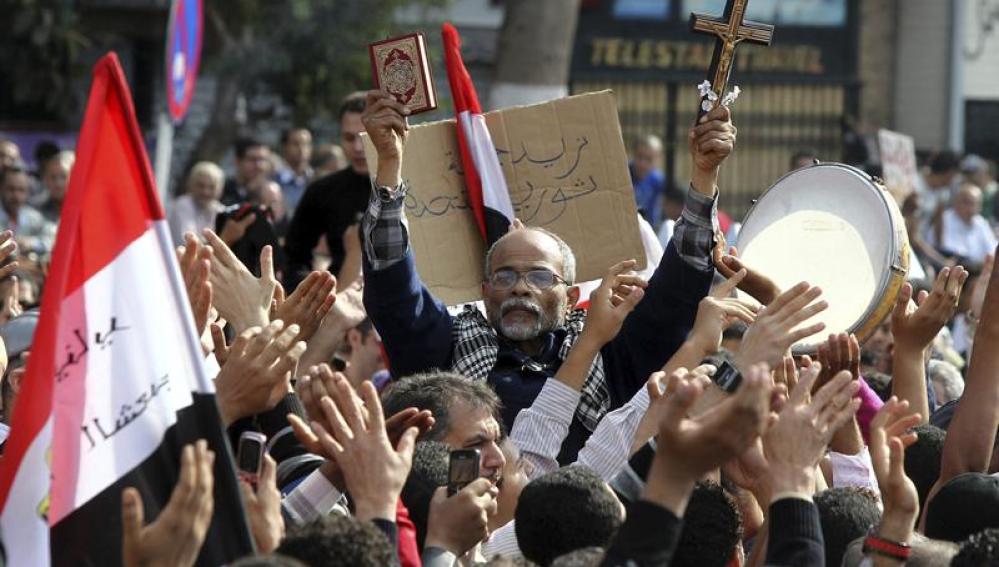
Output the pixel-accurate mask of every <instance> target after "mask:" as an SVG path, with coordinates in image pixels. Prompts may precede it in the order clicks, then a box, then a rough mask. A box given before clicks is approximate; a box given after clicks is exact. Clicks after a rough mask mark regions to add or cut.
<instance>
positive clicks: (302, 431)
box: [288, 364, 435, 459]
mask: <svg viewBox="0 0 999 567" xmlns="http://www.w3.org/2000/svg"><path fill="white" fill-rule="evenodd" d="M341 381H345V382H346V381H347V378H346V377H345V376H344V375H343V374H342V373H340V372H334V371H333V370H332V369H331V368H330V367H329V365H328V364H320V365H318V366H313V367H311V368H309V372H308V373H307V374H305V375H302V376H299V378H298V380H297V381H296V383H295V393H296V394H297V395H298V397H299V399H300V400H301V401H302V406H303V407H304V408H305V413H306V417H308V418H309V420H310V421H322V420H323V419H324V418H325V413H324V412H323V409H322V407H321V406H320V404H319V402H320V400H322V399H323V398H324V397H331V398H332V397H333V392H334V391H335V390H336V387H337V384H338V383H339V382H341ZM362 411H363V412H364V413H365V415H367V411H368V409H367V408H366V407H365V408H362ZM288 421H289V422H290V423H291V426H292V429H293V430H294V432H295V436H296V437H297V438H298V440H299V442H300V443H302V445H303V446H304V447H305V448H306V449H308V450H309V451H310V452H312V453H315V454H317V455H322V456H323V457H325V458H327V459H334V458H336V455H335V454H332V453H327V452H326V450H325V448H324V447H323V445H322V444H321V443H320V442H319V438H318V437H317V436H316V435H315V434H314V433H313V432H312V430H311V429H309V426H308V425H306V424H305V423H304V422H303V421H302V420H301V419H300V418H299V417H298V416H296V415H293V414H289V415H288ZM434 422H435V420H434V417H433V415H432V414H431V413H430V410H418V409H416V408H415V407H411V408H405V409H403V410H400V411H398V412H396V413H395V414H394V415H392V416H391V417H389V418H388V419H386V420H385V432H386V434H387V435H388V437H389V442H390V443H392V445H393V446H394V445H396V444H397V443H398V442H399V439H401V438H402V434H403V433H405V432H406V430H407V429H409V428H410V427H415V428H417V430H419V433H420V434H421V435H422V434H423V433H426V432H427V431H429V430H430V428H431V427H433V426H434Z"/></svg>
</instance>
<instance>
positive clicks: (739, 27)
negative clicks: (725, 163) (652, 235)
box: [690, 0, 774, 118]
mask: <svg viewBox="0 0 999 567" xmlns="http://www.w3.org/2000/svg"><path fill="white" fill-rule="evenodd" d="M748 4H749V0H728V1H727V3H726V4H725V13H724V14H723V15H722V17H721V18H714V17H711V16H707V15H704V14H691V15H690V29H691V30H692V31H694V32H697V33H703V34H710V35H713V36H715V52H714V55H713V56H712V57H711V67H710V68H709V69H708V80H709V81H710V82H711V90H712V91H714V93H715V94H716V95H717V96H716V98H715V100H713V101H711V103H712V104H710V106H708V105H705V104H704V101H705V100H709V97H708V95H707V94H705V95H703V96H702V98H701V105H700V107H699V108H700V110H699V111H698V114H697V117H698V118H700V117H701V116H702V115H704V114H706V113H707V112H708V110H710V109H711V108H714V107H715V106H718V104H720V103H721V101H722V99H723V97H724V96H725V89H727V88H728V77H729V74H730V73H731V72H732V61H733V60H734V59H735V46H736V45H738V44H739V43H740V42H743V41H748V42H751V43H758V44H761V45H770V40H771V39H773V35H774V27H773V26H771V25H769V24H761V23H758V22H752V21H749V20H745V19H744V17H745V15H746V6H747V5H748ZM705 106H708V108H707V110H706V109H705Z"/></svg>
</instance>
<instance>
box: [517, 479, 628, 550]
mask: <svg viewBox="0 0 999 567" xmlns="http://www.w3.org/2000/svg"><path fill="white" fill-rule="evenodd" d="M514 519H515V522H516V523H515V526H516V532H517V543H518V544H519V545H520V550H521V552H523V554H524V557H526V558H527V559H529V560H531V561H533V562H535V563H537V564H539V565H541V566H542V567H547V566H548V565H550V564H551V562H552V561H553V560H554V559H555V558H556V557H559V556H561V555H565V554H566V553H569V552H570V551H574V550H576V549H580V548H583V547H592V546H601V547H603V546H607V545H608V544H609V543H610V541H611V539H613V537H614V534H615V533H617V530H618V528H619V527H620V526H621V521H622V518H621V504H620V502H618V500H617V498H615V497H614V495H613V494H612V493H611V491H610V490H609V489H608V488H607V486H606V485H605V484H604V482H603V480H601V478H600V477H599V476H597V474H596V473H594V472H593V471H591V470H590V469H587V468H584V467H565V468H562V469H559V470H557V471H554V472H551V473H548V474H546V475H544V476H540V477H538V478H536V479H534V480H532V481H531V482H530V483H529V484H528V485H527V486H525V487H524V491H523V492H521V494H520V500H518V501H517V511H516V512H515V514H514Z"/></svg>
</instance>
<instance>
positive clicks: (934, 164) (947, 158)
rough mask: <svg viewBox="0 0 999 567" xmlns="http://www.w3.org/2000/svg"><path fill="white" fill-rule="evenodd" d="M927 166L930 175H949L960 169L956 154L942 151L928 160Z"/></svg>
mask: <svg viewBox="0 0 999 567" xmlns="http://www.w3.org/2000/svg"><path fill="white" fill-rule="evenodd" d="M929 166H930V172H931V173H951V172H955V171H958V170H959V169H960V168H961V161H960V159H958V157H957V154H956V153H954V152H952V151H950V150H942V151H939V152H937V153H936V154H934V155H933V157H931V158H930V162H929Z"/></svg>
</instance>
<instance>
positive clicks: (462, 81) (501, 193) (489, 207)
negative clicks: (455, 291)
mask: <svg viewBox="0 0 999 567" xmlns="http://www.w3.org/2000/svg"><path fill="white" fill-rule="evenodd" d="M441 35H442V36H443V38H444V65H445V66H446V67H447V81H448V83H449V84H450V85H451V97H452V98H453V99H454V112H455V114H456V116H457V122H458V128H457V130H458V147H459V149H460V150H461V165H462V169H464V170H465V189H466V191H467V192H468V203H469V205H471V207H472V212H473V213H475V221H476V223H478V225H479V231H480V232H481V233H482V238H483V239H485V241H486V245H487V246H488V245H491V244H492V243H493V242H496V240H498V239H499V238H500V237H501V236H503V235H504V234H506V231H507V229H508V228H510V223H511V222H513V219H514V216H513V204H511V203H510V193H509V192H508V191H507V188H506V179H505V178H504V177H503V170H502V169H501V168H500V163H499V158H497V157H496V147H495V146H494V145H493V139H492V137H491V136H490V135H489V129H488V128H486V119H485V118H483V116H482V107H481V106H479V95H477V94H476V93H475V86H474V85H473V84H472V78H471V77H470V76H469V75H468V71H467V70H466V69H465V62H464V61H462V60H461V38H460V37H458V30H456V29H454V26H452V25H451V24H450V23H445V24H444V26H443V27H442V31H441Z"/></svg>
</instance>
